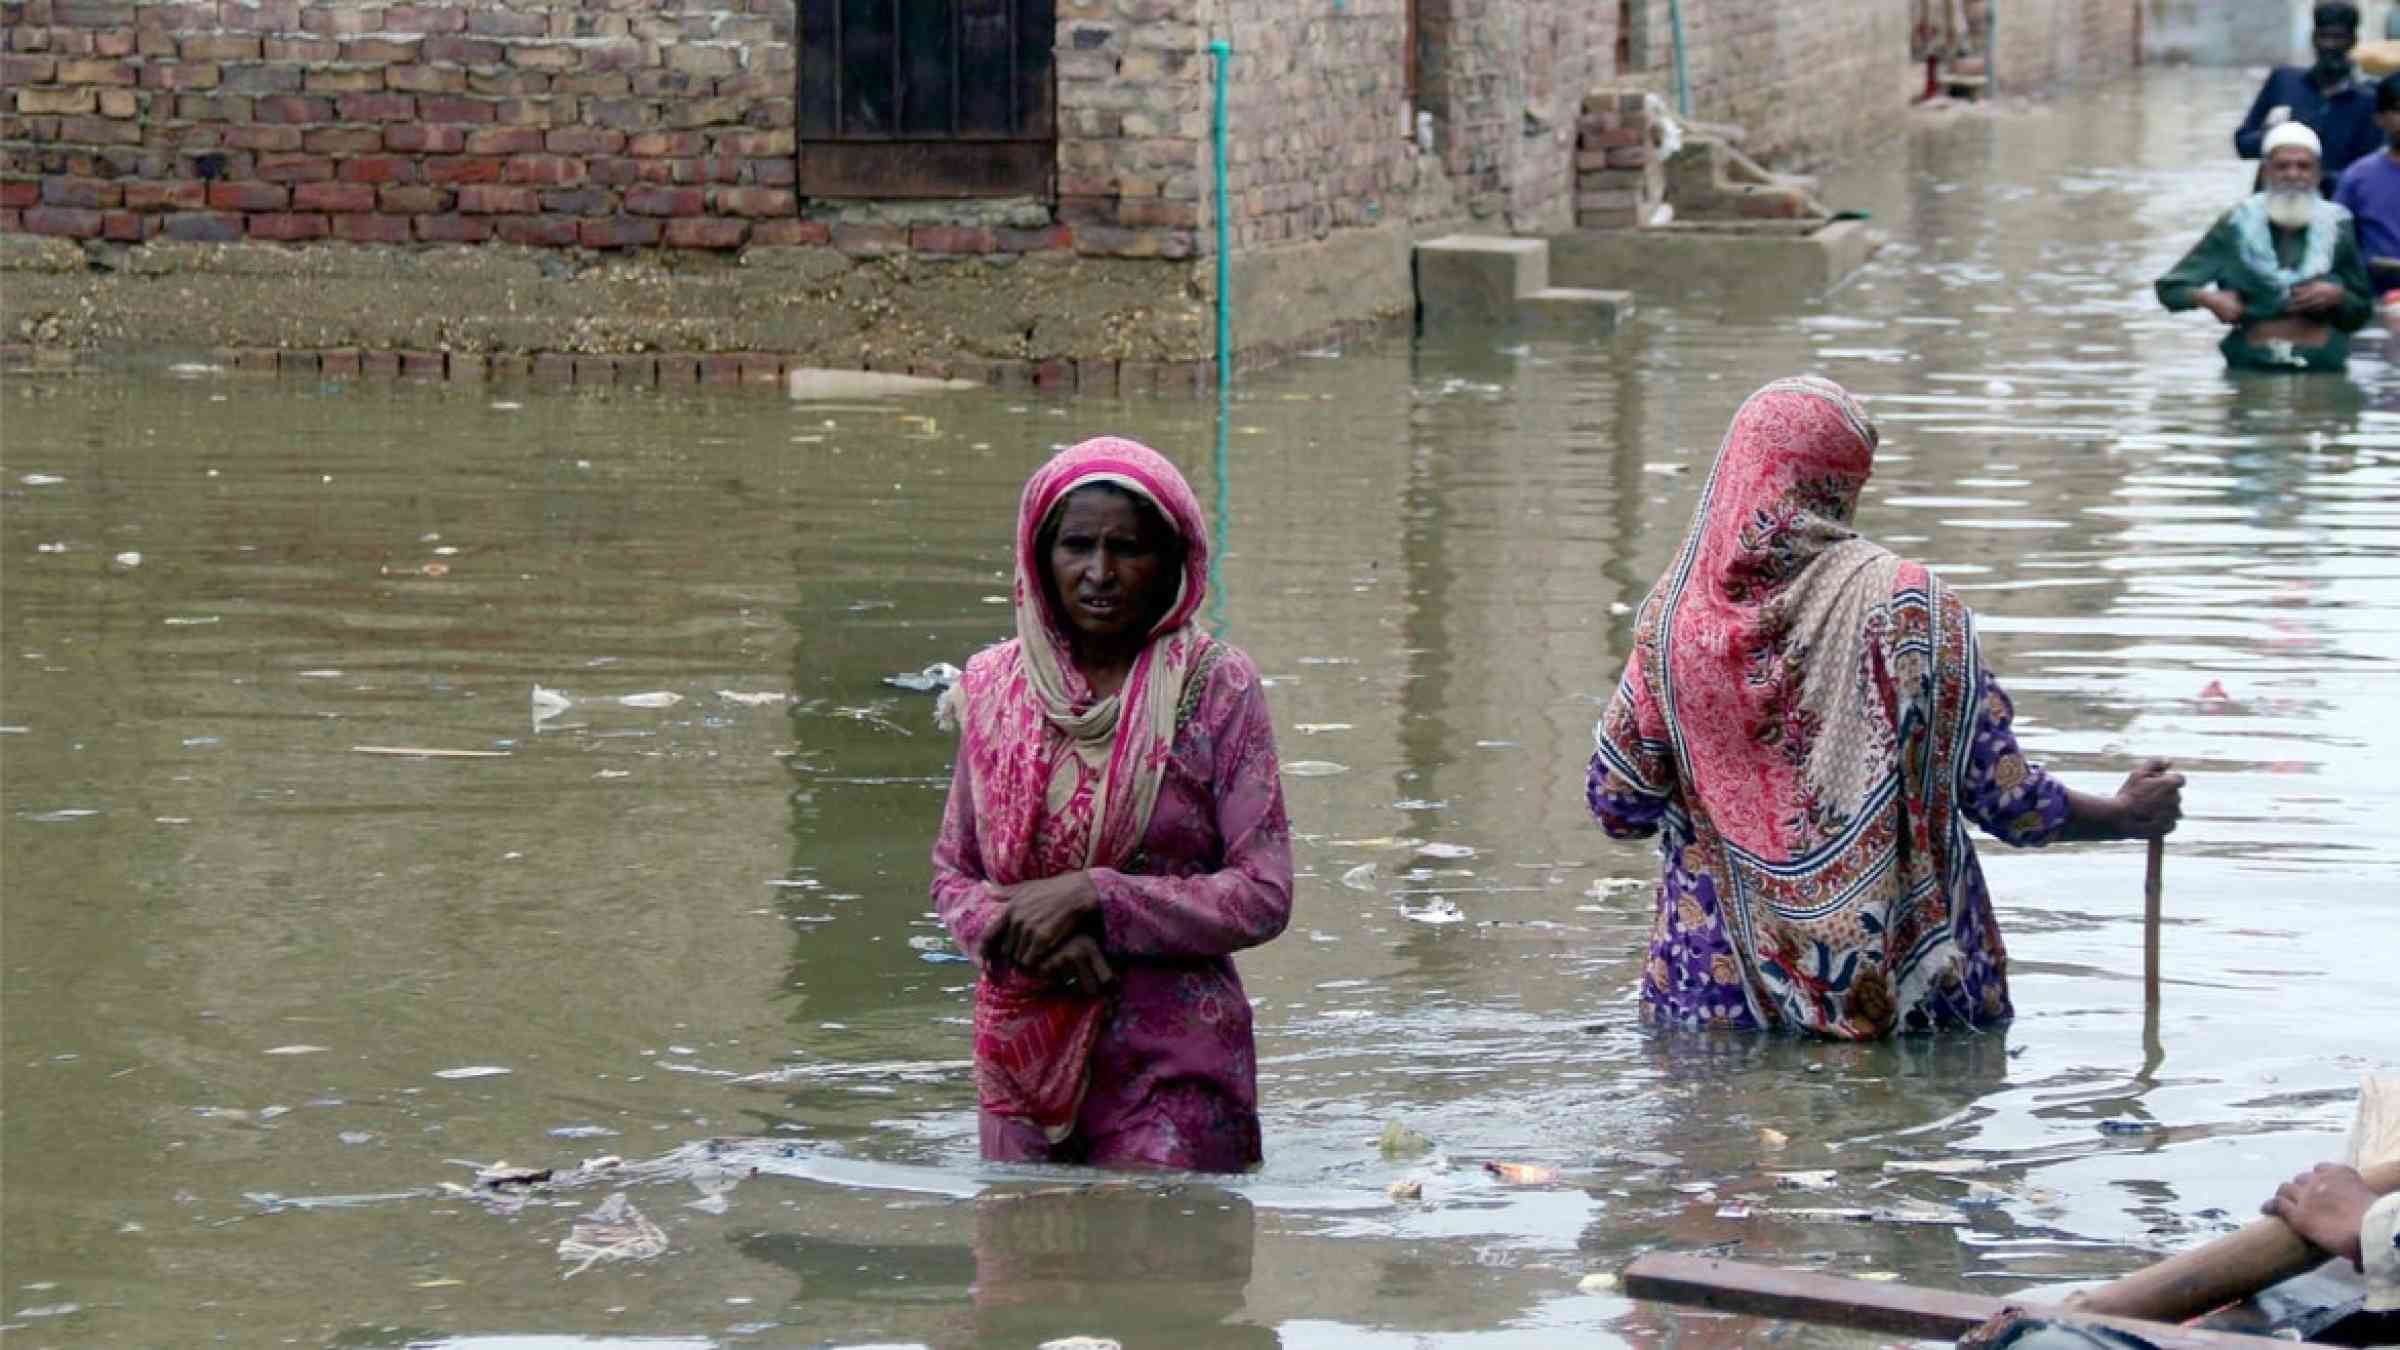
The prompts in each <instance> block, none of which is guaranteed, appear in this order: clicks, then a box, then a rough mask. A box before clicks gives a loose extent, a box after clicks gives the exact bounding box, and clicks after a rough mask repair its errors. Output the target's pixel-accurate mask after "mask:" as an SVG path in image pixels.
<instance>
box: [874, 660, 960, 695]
mask: <svg viewBox="0 0 2400 1350" xmlns="http://www.w3.org/2000/svg"><path fill="white" fill-rule="evenodd" d="M959 674H960V671H959V669H958V667H956V666H954V665H951V664H950V663H949V662H947V661H936V662H934V663H933V664H932V665H930V666H927V667H925V668H924V669H923V670H917V671H902V672H900V673H899V674H897V675H886V676H884V677H883V682H884V683H885V684H888V685H890V686H891V687H893V688H894V689H905V690H907V691H908V692H910V693H912V694H938V693H940V692H942V691H943V690H945V689H947V688H949V687H950V686H951V685H954V684H956V683H958V677H959Z"/></svg>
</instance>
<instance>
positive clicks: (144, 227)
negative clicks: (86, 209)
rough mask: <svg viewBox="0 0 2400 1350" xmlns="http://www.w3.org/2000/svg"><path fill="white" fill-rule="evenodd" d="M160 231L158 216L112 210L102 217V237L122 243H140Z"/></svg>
mask: <svg viewBox="0 0 2400 1350" xmlns="http://www.w3.org/2000/svg"><path fill="white" fill-rule="evenodd" d="M157 232H158V218H157V217H156V216H145V215H141V214H139V213H137V212H133V211H111V212H109V213H108V214H107V215H105V216H103V217H101V219H100V237H101V238H103V239H109V240H113V241H115V242H117V243H120V244H138V243H140V242H142V241H143V240H144V239H147V238H149V237H150V236H151V235H153V234H156V233H157Z"/></svg>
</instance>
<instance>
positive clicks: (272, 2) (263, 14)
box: [218, 0, 300, 33]
mask: <svg viewBox="0 0 2400 1350" xmlns="http://www.w3.org/2000/svg"><path fill="white" fill-rule="evenodd" d="M219 8H220V10H221V17H220V19H219V20H218V21H219V22H220V23H223V24H224V25H225V26H226V27H227V28H230V29H233V30H234V31H236V32H244V33H289V32H293V31H295V30H297V29H298V28H299V27H300V0H251V2H250V3H235V4H226V5H222V6H220V7H219Z"/></svg>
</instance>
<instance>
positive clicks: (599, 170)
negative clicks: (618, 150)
mask: <svg viewBox="0 0 2400 1350" xmlns="http://www.w3.org/2000/svg"><path fill="white" fill-rule="evenodd" d="M669 162H670V161H668V160H663V159H612V158H610V157H608V156H605V155H603V156H601V157H600V158H598V159H594V160H591V161H590V162H589V163H588V164H587V165H586V167H587V168H588V169H589V170H590V171H591V175H592V181H593V182H595V183H601V184H605V185H606V186H609V187H624V186H626V185H628V184H632V183H639V182H643V181H645V179H644V177H643V174H642V171H643V170H644V169H645V168H648V167H651V166H653V165H665V164H667V163H669ZM647 181H651V182H658V181H662V180H658V179H649V180H647Z"/></svg>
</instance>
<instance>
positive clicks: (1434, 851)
mask: <svg viewBox="0 0 2400 1350" xmlns="http://www.w3.org/2000/svg"><path fill="white" fill-rule="evenodd" d="M1417 856H1418V857H1420V858H1472V857H1474V856H1475V850H1474V849H1472V848H1469V847H1468V846H1466V845H1465V844H1426V845H1423V846H1422V847H1420V848H1418V849H1417Z"/></svg>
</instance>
